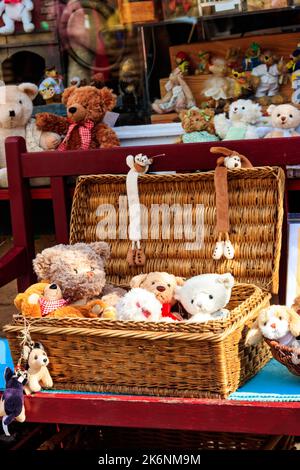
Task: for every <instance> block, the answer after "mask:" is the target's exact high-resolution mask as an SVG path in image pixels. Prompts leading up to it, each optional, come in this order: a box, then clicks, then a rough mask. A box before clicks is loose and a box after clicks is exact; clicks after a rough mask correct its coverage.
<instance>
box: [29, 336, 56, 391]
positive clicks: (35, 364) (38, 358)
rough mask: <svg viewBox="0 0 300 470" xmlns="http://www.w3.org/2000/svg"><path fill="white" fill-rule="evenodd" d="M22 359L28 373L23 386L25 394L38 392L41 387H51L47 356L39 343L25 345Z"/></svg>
mask: <svg viewBox="0 0 300 470" xmlns="http://www.w3.org/2000/svg"><path fill="white" fill-rule="evenodd" d="M23 359H24V360H25V361H26V364H27V373H28V381H27V384H26V385H25V387H24V391H25V393H26V395H30V394H31V393H33V392H40V391H41V390H42V387H44V388H51V387H53V380H52V377H51V375H50V373H49V371H48V369H47V366H48V365H49V358H48V356H47V353H46V351H45V349H44V347H43V345H42V344H41V343H34V344H33V347H29V346H27V345H25V346H24V348H23Z"/></svg>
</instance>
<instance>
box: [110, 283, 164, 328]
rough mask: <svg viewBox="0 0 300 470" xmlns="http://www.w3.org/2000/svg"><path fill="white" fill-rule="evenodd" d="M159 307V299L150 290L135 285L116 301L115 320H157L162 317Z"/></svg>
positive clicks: (160, 307) (160, 306)
mask: <svg viewBox="0 0 300 470" xmlns="http://www.w3.org/2000/svg"><path fill="white" fill-rule="evenodd" d="M161 309H162V305H161V303H160V301H159V300H157V298H156V297H155V295H154V294H153V293H152V292H148V291H147V290H146V289H142V288H140V287H136V288H133V289H131V290H130V291H129V292H127V294H125V295H124V297H122V298H121V299H120V301H119V302H118V303H117V305H116V310H117V320H123V321H154V322H158V321H160V320H161V318H162V317H161Z"/></svg>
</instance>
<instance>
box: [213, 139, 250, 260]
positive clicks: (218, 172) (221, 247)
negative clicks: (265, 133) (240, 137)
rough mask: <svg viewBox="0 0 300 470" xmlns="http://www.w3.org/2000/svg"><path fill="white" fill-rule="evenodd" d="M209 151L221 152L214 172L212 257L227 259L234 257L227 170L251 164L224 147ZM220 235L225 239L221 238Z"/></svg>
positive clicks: (246, 159) (248, 166)
mask: <svg viewBox="0 0 300 470" xmlns="http://www.w3.org/2000/svg"><path fill="white" fill-rule="evenodd" d="M210 151H211V153H216V154H218V153H219V154H221V155H223V156H222V157H219V158H218V159H217V167H216V169H215V174H214V183H215V191H216V219H217V221H216V222H217V223H216V228H215V231H216V235H217V237H218V238H217V242H216V244H215V247H214V250H213V255H212V257H213V259H214V260H219V259H220V258H222V256H223V255H224V256H225V258H227V259H233V258H234V247H233V245H232V243H231V241H230V239H229V198H228V183H227V170H228V169H233V170H236V169H239V168H252V164H251V163H250V161H249V160H248V158H246V157H245V156H244V155H241V154H240V153H238V152H236V151H235V150H230V149H227V148H225V147H211V148H210ZM222 237H224V238H225V240H222Z"/></svg>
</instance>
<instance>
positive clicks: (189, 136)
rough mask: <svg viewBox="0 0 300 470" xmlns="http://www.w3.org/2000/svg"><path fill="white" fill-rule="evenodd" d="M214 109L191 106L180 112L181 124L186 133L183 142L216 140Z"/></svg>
mask: <svg viewBox="0 0 300 470" xmlns="http://www.w3.org/2000/svg"><path fill="white" fill-rule="evenodd" d="M214 116H215V113H214V110H213V109H210V108H207V109H198V108H191V109H188V110H185V111H182V112H181V113H180V114H179V118H180V120H181V125H182V127H183V129H184V131H185V133H184V134H183V135H182V136H181V142H183V143H192V142H215V141H217V140H219V139H218V137H216V135H215V126H214Z"/></svg>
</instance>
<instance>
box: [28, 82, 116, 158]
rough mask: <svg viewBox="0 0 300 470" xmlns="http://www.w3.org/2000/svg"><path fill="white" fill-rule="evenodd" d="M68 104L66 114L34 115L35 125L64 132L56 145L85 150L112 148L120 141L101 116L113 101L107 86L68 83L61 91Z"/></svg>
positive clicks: (112, 104)
mask: <svg viewBox="0 0 300 470" xmlns="http://www.w3.org/2000/svg"><path fill="white" fill-rule="evenodd" d="M62 103H63V104H64V105H65V106H66V108H67V118H64V117H61V116H56V115H55V114H50V113H40V114H37V115H36V125H37V128H38V129H40V130H42V131H50V130H51V131H52V132H57V133H58V134H59V135H64V136H65V137H64V139H63V141H62V142H61V144H60V145H59V147H58V150H59V151H64V150H88V149H96V148H111V147H118V146H119V145H120V142H119V139H118V137H117V135H116V133H115V132H114V131H113V129H111V128H109V127H108V126H107V125H106V124H104V123H103V122H102V121H103V118H104V116H105V113H106V112H107V111H111V110H112V109H113V108H114V106H115V104H116V97H115V95H114V94H113V93H112V91H111V90H110V89H108V88H106V87H103V88H102V89H100V90H99V89H98V88H96V87H93V86H83V87H79V88H78V87H77V86H71V87H69V88H66V89H65V91H64V92H63V94H62Z"/></svg>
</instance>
